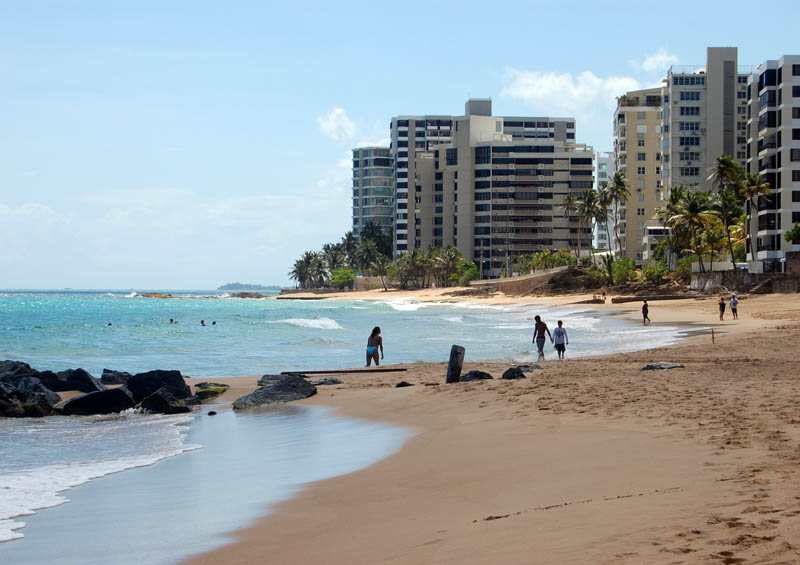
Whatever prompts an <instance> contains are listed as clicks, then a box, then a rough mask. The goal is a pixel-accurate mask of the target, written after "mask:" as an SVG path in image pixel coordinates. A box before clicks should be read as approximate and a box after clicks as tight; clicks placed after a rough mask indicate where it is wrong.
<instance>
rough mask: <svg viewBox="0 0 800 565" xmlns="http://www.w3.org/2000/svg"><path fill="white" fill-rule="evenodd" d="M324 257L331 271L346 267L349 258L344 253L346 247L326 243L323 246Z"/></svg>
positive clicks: (339, 244)
mask: <svg viewBox="0 0 800 565" xmlns="http://www.w3.org/2000/svg"><path fill="white" fill-rule="evenodd" d="M322 255H323V257H324V258H325V264H326V265H327V267H328V270H330V271H333V270H335V269H338V268H340V267H344V263H345V260H346V258H347V257H346V256H345V253H344V245H343V244H341V243H326V244H325V245H323V246H322Z"/></svg>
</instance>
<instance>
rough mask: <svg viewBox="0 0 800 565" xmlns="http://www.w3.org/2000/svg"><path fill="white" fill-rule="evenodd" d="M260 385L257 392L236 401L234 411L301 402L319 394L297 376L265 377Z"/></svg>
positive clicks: (311, 385)
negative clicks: (280, 403)
mask: <svg viewBox="0 0 800 565" xmlns="http://www.w3.org/2000/svg"><path fill="white" fill-rule="evenodd" d="M258 384H259V385H260V386H259V387H258V388H257V389H256V390H254V391H253V392H251V393H250V394H246V395H244V396H242V397H240V398H238V399H236V401H235V402H234V403H233V409H234V410H246V409H248V408H257V407H259V406H263V405H265V404H274V403H277V402H291V401H292V400H301V399H303V398H308V397H309V396H312V395H314V394H316V393H317V387H315V386H314V385H313V384H311V383H310V382H308V381H307V380H305V379H304V378H302V377H298V376H296V375H264V376H263V377H261V380H259V381H258Z"/></svg>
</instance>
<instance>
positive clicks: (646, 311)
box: [642, 300, 650, 325]
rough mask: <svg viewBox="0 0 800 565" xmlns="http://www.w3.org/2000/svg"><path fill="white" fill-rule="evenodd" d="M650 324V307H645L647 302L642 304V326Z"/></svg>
mask: <svg viewBox="0 0 800 565" xmlns="http://www.w3.org/2000/svg"><path fill="white" fill-rule="evenodd" d="M649 323H650V307H649V306H648V305H647V300H645V301H644V303H643V304H642V325H645V324H649Z"/></svg>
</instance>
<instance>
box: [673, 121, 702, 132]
mask: <svg viewBox="0 0 800 565" xmlns="http://www.w3.org/2000/svg"><path fill="white" fill-rule="evenodd" d="M678 129H679V130H680V131H699V130H700V122H679V123H678Z"/></svg>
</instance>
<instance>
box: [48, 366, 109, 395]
mask: <svg viewBox="0 0 800 565" xmlns="http://www.w3.org/2000/svg"><path fill="white" fill-rule="evenodd" d="M38 377H39V379H40V380H41V381H42V384H43V385H44V386H46V387H47V388H49V389H50V390H54V391H56V392H64V391H67V390H79V391H80V392H97V391H100V390H103V389H105V387H104V386H103V384H102V383H101V382H100V381H99V380H98V379H96V378H94V377H93V376H92V375H90V374H89V373H88V372H86V371H85V370H83V369H68V370H66V371H59V372H58V373H54V372H52V371H41V372H40V373H39V375H38Z"/></svg>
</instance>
